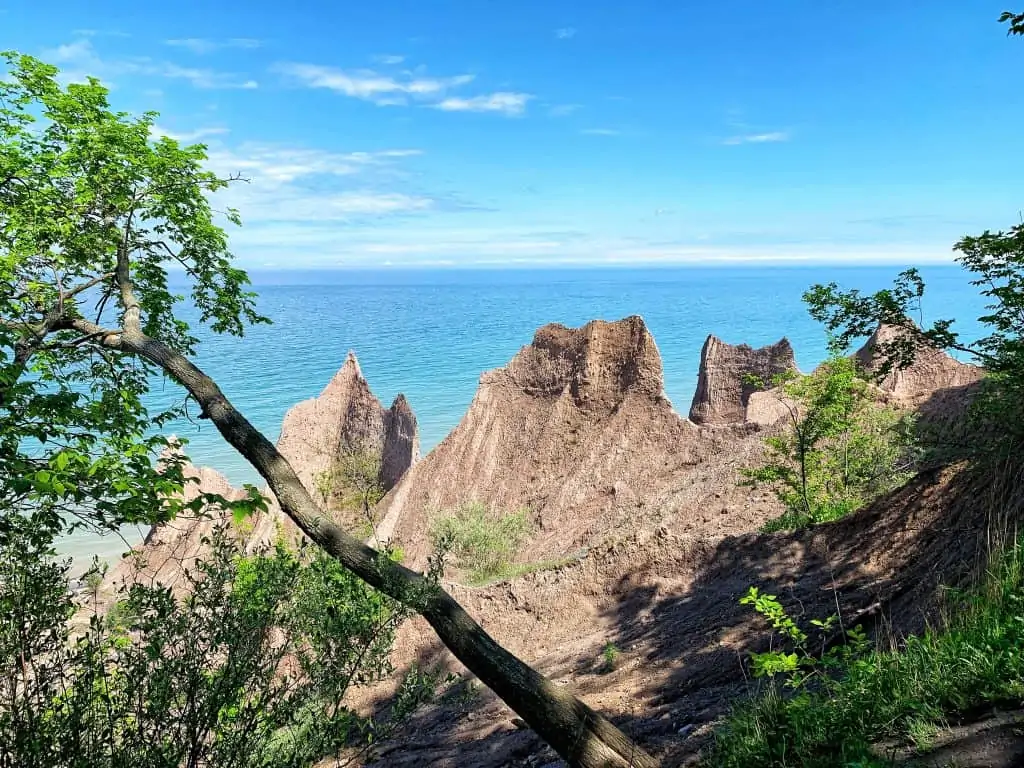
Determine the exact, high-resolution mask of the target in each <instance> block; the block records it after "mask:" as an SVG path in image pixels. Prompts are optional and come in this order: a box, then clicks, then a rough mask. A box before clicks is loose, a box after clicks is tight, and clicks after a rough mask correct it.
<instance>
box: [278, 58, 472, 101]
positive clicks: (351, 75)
mask: <svg viewBox="0 0 1024 768" xmlns="http://www.w3.org/2000/svg"><path fill="white" fill-rule="evenodd" d="M274 69H275V71H277V72H280V73H281V74H283V75H285V76H287V77H290V78H292V79H294V80H296V81H298V82H299V83H301V84H302V85H305V86H306V87H308V88H325V89H327V90H331V91H335V92H337V93H341V94H343V95H345V96H351V97H353V98H356V99H363V100H365V101H372V102H373V103H375V104H378V105H380V106H389V105H398V104H405V103H406V97H412V98H413V99H417V100H430V99H432V98H434V99H436V98H437V97H439V96H441V95H443V94H444V93H445V92H446V91H448V90H450V89H452V88H458V87H459V86H463V85H466V84H467V83H471V82H472V81H473V79H474V76H473V75H468V74H467V75H455V76H454V77H444V78H434V77H418V76H411V75H409V74H408V73H407V74H406V76H405V77H404V79H399V78H396V77H393V76H391V75H382V74H379V73H377V72H374V71H373V70H370V69H360V70H353V71H346V70H343V69H337V68H336V67H325V66H321V65H318V64H296V63H282V64H278V65H277V66H276V67H274Z"/></svg>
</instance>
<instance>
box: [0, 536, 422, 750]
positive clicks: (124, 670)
mask: <svg viewBox="0 0 1024 768" xmlns="http://www.w3.org/2000/svg"><path fill="white" fill-rule="evenodd" d="M16 540H18V541H22V542H23V544H24V545H25V546H32V545H31V544H30V543H29V542H27V541H25V540H24V539H21V538H17V539H16ZM209 549H210V554H209V557H208V558H207V559H206V560H205V561H203V562H202V563H200V565H199V567H198V568H197V569H196V570H195V571H192V572H189V573H188V574H187V578H188V584H187V585H186V586H187V589H186V590H185V592H184V594H183V595H179V594H176V593H175V592H172V590H171V589H169V588H167V587H164V586H162V585H160V584H156V585H148V584H142V583H135V584H132V585H131V586H130V587H125V588H122V590H121V592H120V594H119V600H118V602H117V603H116V604H115V605H114V606H113V608H111V609H110V610H109V611H108V612H107V613H106V614H105V615H104V614H102V613H96V614H94V615H93V617H92V619H91V622H90V624H89V626H88V628H87V629H86V630H85V631H84V633H83V632H81V631H77V632H76V631H74V630H73V627H72V624H71V622H70V621H69V619H70V617H71V616H72V614H73V612H74V609H75V606H74V605H73V602H72V600H71V597H70V593H69V590H68V582H67V574H66V568H65V567H64V566H62V565H61V564H58V563H56V562H55V561H54V560H53V559H52V557H49V556H45V553H42V554H44V556H43V557H39V556H38V555H39V554H41V553H39V552H36V551H32V552H27V551H26V550H25V549H24V548H18V547H8V548H5V549H4V550H3V556H2V558H0V574H2V577H3V578H2V579H0V603H2V604H3V605H4V607H5V608H9V609H10V610H9V611H5V612H4V614H3V618H2V623H0V645H2V651H3V653H2V654H0V660H3V661H0V663H2V664H3V665H4V668H3V669H0V671H2V672H3V673H4V678H3V683H2V685H3V686H5V687H6V690H5V693H6V694H7V695H5V696H4V697H3V698H2V699H0V743H2V744H4V745H5V746H4V749H3V750H0V752H2V754H0V766H7V765H11V766H13V765H18V766H40V767H42V766H47V767H50V766H53V767H54V768H62V767H64V766H68V767H71V766H96V767H97V768H104V767H109V768H113V767H114V766H125V765H131V766H140V767H142V768H179V766H183V765H188V766H193V765H194V766H199V765H215V766H218V768H235V767H237V768H257V767H259V768H262V767H263V766H270V765H280V766H295V768H299V767H300V766H309V765H312V764H313V763H314V762H317V761H319V760H321V759H323V758H325V757H328V756H337V757H338V760H336V761H335V764H336V765H340V764H342V763H341V762H339V761H340V760H341V755H342V752H343V751H346V750H347V751H348V752H349V753H351V754H354V755H359V754H362V753H365V752H366V751H368V750H370V749H371V748H372V747H373V745H374V744H375V743H376V740H377V738H379V737H380V736H384V735H387V734H388V733H389V732H391V731H392V730H393V729H394V728H395V727H396V726H397V725H398V724H400V723H401V722H402V721H403V720H404V719H405V718H406V716H407V715H408V714H409V713H410V712H411V711H412V709H413V708H414V707H415V706H416V705H417V704H419V703H420V702H422V701H423V700H424V699H425V698H427V697H429V696H430V695H431V694H432V692H433V689H434V686H435V684H436V682H437V678H436V677H434V676H426V675H421V674H419V673H416V672H415V671H414V673H413V674H411V675H409V676H408V677H407V678H406V680H405V683H404V684H403V687H402V690H401V697H400V700H401V702H402V704H401V706H399V707H397V708H396V710H395V711H394V712H393V713H392V717H391V718H390V720H389V721H388V722H385V723H382V724H376V723H374V722H373V721H372V720H369V719H365V718H361V717H359V716H357V715H356V714H355V713H353V712H351V711H350V710H349V709H348V708H347V707H345V706H344V704H343V697H344V696H345V694H346V692H348V691H349V689H350V688H351V687H352V686H354V685H361V684H365V683H369V682H373V681H376V680H379V679H381V678H382V677H384V676H385V675H388V674H390V673H391V672H392V671H393V670H392V668H391V666H390V664H389V661H388V658H389V653H390V650H391V640H392V638H393V636H394V632H395V629H396V627H397V626H398V624H399V623H400V622H401V621H402V620H403V619H404V618H405V616H406V610H405V609H403V608H402V607H401V606H400V605H398V604H397V603H395V602H394V601H392V600H389V599H388V598H386V597H384V596H383V595H381V594H380V593H379V592H377V591H376V590H373V589H370V588H369V587H367V586H366V585H365V584H363V583H362V582H361V581H359V580H358V579H356V578H355V577H354V576H352V575H351V574H350V573H348V572H347V571H345V570H344V569H343V568H342V567H341V566H340V565H339V564H338V563H337V562H336V561H334V560H331V559H329V558H327V557H326V556H324V555H322V554H318V555H313V556H312V557H309V556H297V555H295V554H293V553H291V552H289V551H287V550H286V549H284V548H282V547H278V548H276V549H275V550H273V551H270V552H266V553H261V554H259V555H255V556H247V557H242V556H241V553H240V552H239V549H238V546H237V545H236V544H235V543H233V540H232V538H231V537H230V536H228V535H227V534H226V532H225V530H224V529H223V528H218V529H216V530H215V532H214V534H213V536H212V538H211V540H210V541H209ZM26 555H28V556H26ZM348 762H349V760H348V759H347V758H346V759H345V764H347V763H348Z"/></svg>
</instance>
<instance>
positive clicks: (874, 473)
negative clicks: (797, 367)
mask: <svg viewBox="0 0 1024 768" xmlns="http://www.w3.org/2000/svg"><path fill="white" fill-rule="evenodd" d="M771 383H772V384H774V385H775V386H778V387H780V389H781V394H780V399H781V400H782V402H783V404H784V405H785V406H786V408H787V409H788V411H789V420H788V423H787V425H786V426H785V427H784V430H783V432H782V433H781V434H778V435H773V436H771V437H768V438H767V439H766V440H765V447H766V448H767V456H766V460H765V463H764V464H763V465H762V466H760V467H755V468H749V469H746V470H744V471H743V474H744V475H745V476H746V477H747V478H748V482H749V483H750V484H751V485H767V486H770V487H771V488H772V489H773V490H774V491H775V493H776V495H777V496H778V498H779V500H780V501H781V502H782V503H783V504H784V505H785V507H786V512H785V513H784V514H783V515H782V516H781V517H779V518H777V519H776V520H773V521H771V522H769V523H768V524H767V525H766V526H765V530H766V531H777V530H788V529H793V528H800V527H804V526H808V525H814V524H817V523H824V522H828V521H830V520H836V519H838V518H840V517H843V516H844V515H847V514H849V513H850V512H852V511H854V510H856V509H858V508H860V507H861V506H863V505H864V504H866V503H868V502H870V501H871V500H872V499H874V498H876V497H877V496H879V495H881V494H883V493H886V492H888V491H890V490H892V489H893V488H896V487H898V486H899V485H901V484H903V483H904V482H906V481H907V480H908V479H909V478H910V477H911V476H912V474H913V471H912V470H913V467H914V466H915V458H916V456H917V449H916V446H915V444H914V439H913V423H914V422H913V417H912V416H911V415H909V414H907V413H905V412H901V411H899V410H898V409H896V408H892V407H890V406H886V405H883V404H880V403H878V402H877V399H876V396H875V394H874V393H873V391H872V389H871V386H870V384H869V383H868V382H867V381H866V380H864V379H863V378H862V377H861V376H860V375H859V372H858V370H857V366H856V363H855V362H854V361H853V360H852V359H849V358H846V357H833V358H831V359H829V360H827V361H826V362H824V363H822V364H821V366H819V368H818V369H817V370H816V371H815V372H814V373H812V374H810V375H809V376H799V375H797V374H787V375H785V376H782V377H777V378H776V379H775V380H774V381H773V382H771ZM762 384H767V382H762Z"/></svg>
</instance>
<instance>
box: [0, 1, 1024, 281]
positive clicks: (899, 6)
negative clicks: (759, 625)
mask: <svg viewBox="0 0 1024 768" xmlns="http://www.w3.org/2000/svg"><path fill="white" fill-rule="evenodd" d="M924 8H927V11H926V12H925V11H923V10H922V9H924ZM1002 10H1003V0H1000V2H995V3H993V2H988V0H970V2H965V1H964V0H934V1H933V2H931V3H928V4H923V3H915V2H909V0H903V1H896V2H894V1H893V0H869V2H863V3H856V4H855V3H840V2H828V3H822V2H820V1H819V2H810V0H807V1H803V0H801V1H797V0H778V1H777V2H772V3H765V2H754V1H753V0H751V1H749V2H723V1H721V0H720V1H719V2H712V1H711V0H691V2H669V0H662V2H643V1H641V2H632V3H622V2H614V3H613V2H606V1H605V0H588V1H587V2H582V1H580V0H571V1H570V0H566V1H565V2H535V1H534V0H527V1H519V2H515V3H492V2H480V1H479V0H477V1H476V2H468V1H466V2H429V1H428V0H419V1H418V2H414V1H413V0H408V1H406V2H394V1H393V0H380V1H379V2H377V3H374V4H371V3H358V4H357V3H337V2H334V3H329V2H321V1H317V2H309V1H308V0H307V2H303V3H293V4H288V3H283V4H282V3H279V2H273V3H271V2H267V0H250V1H249V2H245V3H241V2H217V3H211V2H195V1H194V0H176V2H174V3H164V4H156V3H139V2H137V0H133V2H109V1H108V2H103V1H101V0H95V2H89V3H83V2H80V0H48V2H38V0H36V1H35V2H23V1H22V0H15V2H13V3H12V2H11V1H10V0H0V48H15V49H18V50H21V51H25V52H28V53H32V54H35V55H38V56H40V57H42V58H44V59H45V60H48V61H50V62H52V63H55V64H57V65H58V66H60V67H61V68H62V69H63V70H64V71H65V76H66V77H67V78H69V79H78V78H81V77H83V76H84V75H86V74H93V75H96V76H98V77H100V78H101V79H102V80H103V81H104V82H106V83H108V84H109V85H110V86H111V87H112V88H113V93H112V100H113V101H114V103H115V105H116V106H118V107H120V108H124V109H127V110H132V111H141V110H144V109H154V110H157V111H159V112H160V113H161V118H160V120H159V127H160V129H161V130H162V131H163V132H165V133H167V134H168V135H172V136H175V137H178V138H180V139H182V140H183V141H203V142H204V143H206V144H208V146H209V151H210V158H211V164H212V165H213V166H214V167H215V168H217V169H218V170H222V171H224V172H230V171H239V172H241V173H243V174H244V175H245V176H246V177H248V178H249V180H250V181H249V183H248V184H241V185H237V186H236V187H235V188H234V189H232V190H231V191H229V192H226V193H222V195H223V196H224V197H225V200H224V202H225V203H226V204H233V205H235V206H237V207H239V208H240V209H241V212H242V216H243V219H244V220H245V226H244V227H243V228H242V229H241V230H235V231H233V232H232V243H233V248H234V250H235V252H236V254H237V255H238V256H239V258H240V260H241V262H242V263H243V264H244V265H246V266H248V267H253V268H260V267H300V266H316V267H332V266H348V265H375V266H376V265H385V264H391V265H405V264H414V265H423V266H429V265H436V264H459V265H463V264H465V265H469V264H498V263H502V264H504V263H516V264H535V263H541V264H571V263H591V264H599V263H625V264H646V263H693V262H699V263H714V262H730V263H731V262H736V261H747V260H758V261H765V260H767V261H789V260H799V261H844V262H855V263H868V262H871V263H873V262H893V263H898V264H904V263H924V262H932V261H946V260H949V259H951V258H952V253H951V251H950V246H951V244H952V243H953V242H954V241H955V240H956V239H957V238H958V237H960V236H961V235H963V234H966V233H968V232H977V231H980V230H983V229H985V228H999V227H1006V226H1008V225H1010V224H1012V223H1013V222H1015V221H1017V220H1018V216H1019V209H1020V205H1021V200H1020V192H1019V191H1020V183H1019V182H1020V178H1021V171H1022V170H1024V168H1022V165H1024V159H1022V158H1021V154H1020V153H1019V152H1017V151H1015V148H1016V145H1017V143H1018V141H1019V135H1020V130H1021V126H1022V124H1024V121H1022V118H1024V101H1022V99H1021V97H1020V95H1019V89H1018V88H1016V87H1015V85H1014V84H1015V83H1016V81H1017V80H1018V76H1019V74H1020V71H1021V64H1022V62H1024V40H1020V39H1008V38H1007V37H1006V35H1005V28H1004V27H1003V26H1001V25H1000V24H998V23H997V19H998V16H999V13H1000V11H1002Z"/></svg>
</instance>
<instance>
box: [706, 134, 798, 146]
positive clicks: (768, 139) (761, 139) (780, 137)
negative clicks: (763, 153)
mask: <svg viewBox="0 0 1024 768" xmlns="http://www.w3.org/2000/svg"><path fill="white" fill-rule="evenodd" d="M780 141H789V132H788V131H770V132H767V133H747V134H743V135H739V136H730V137H729V138H727V139H724V140H723V141H722V143H723V144H725V145H726V146H736V145H737V144H771V143H776V142H780Z"/></svg>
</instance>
